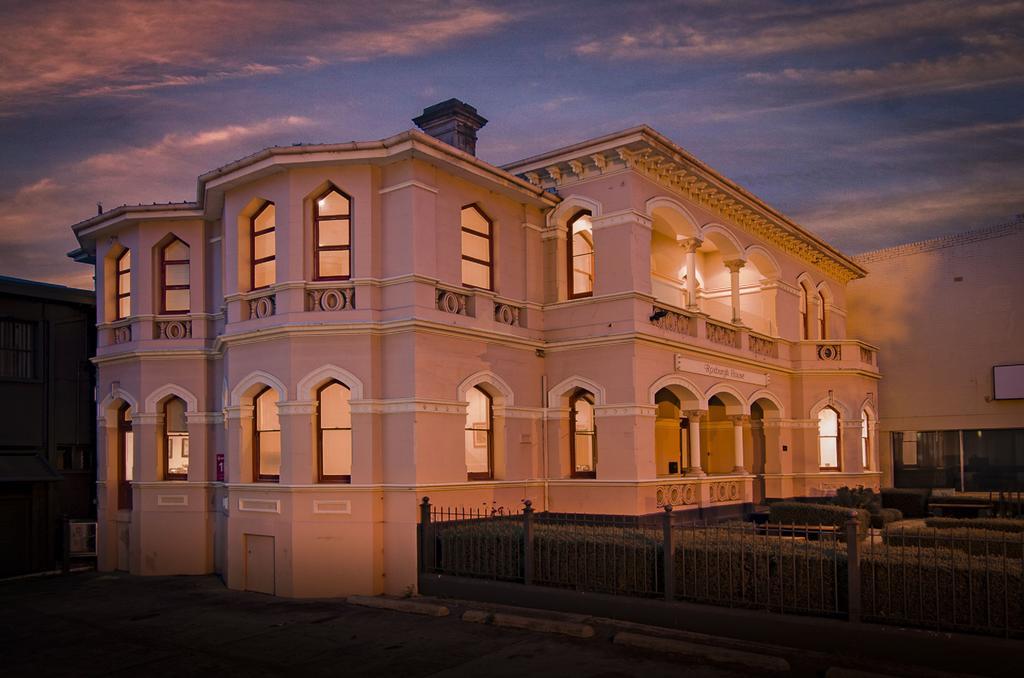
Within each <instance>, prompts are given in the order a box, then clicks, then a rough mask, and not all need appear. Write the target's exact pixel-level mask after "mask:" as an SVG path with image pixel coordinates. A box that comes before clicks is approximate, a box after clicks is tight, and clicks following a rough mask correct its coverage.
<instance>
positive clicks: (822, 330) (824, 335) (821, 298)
mask: <svg viewBox="0 0 1024 678" xmlns="http://www.w3.org/2000/svg"><path fill="white" fill-rule="evenodd" d="M815 301H816V302H817V304H818V313H820V314H821V317H820V318H818V319H817V320H818V339H819V340H821V339H828V314H827V313H826V312H825V295H824V294H823V293H821V292H820V291H819V292H818V296H817V298H816V299H815Z"/></svg>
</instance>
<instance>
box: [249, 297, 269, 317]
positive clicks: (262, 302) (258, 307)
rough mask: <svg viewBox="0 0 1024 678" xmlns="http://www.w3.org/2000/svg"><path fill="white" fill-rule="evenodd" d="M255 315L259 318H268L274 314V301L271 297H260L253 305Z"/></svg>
mask: <svg viewBox="0 0 1024 678" xmlns="http://www.w3.org/2000/svg"><path fill="white" fill-rule="evenodd" d="M253 315H254V316H256V317H257V318H267V317H269V316H272V315H274V302H273V301H271V300H270V297H260V298H259V299H257V300H256V304H255V305H254V306H253Z"/></svg>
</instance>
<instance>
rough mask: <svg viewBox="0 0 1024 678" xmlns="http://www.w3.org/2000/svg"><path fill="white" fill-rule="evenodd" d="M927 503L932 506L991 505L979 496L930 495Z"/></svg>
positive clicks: (989, 500) (983, 497) (989, 501)
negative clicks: (932, 504)
mask: <svg viewBox="0 0 1024 678" xmlns="http://www.w3.org/2000/svg"><path fill="white" fill-rule="evenodd" d="M928 503H930V504H931V503H934V504H991V503H992V500H991V499H990V498H989V497H988V496H986V495H980V494H944V495H934V494H933V495H931V497H930V498H929V502H928Z"/></svg>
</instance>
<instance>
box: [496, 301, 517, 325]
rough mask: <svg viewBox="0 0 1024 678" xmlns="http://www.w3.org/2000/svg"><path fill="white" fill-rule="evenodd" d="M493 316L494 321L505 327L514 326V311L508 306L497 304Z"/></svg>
mask: <svg viewBox="0 0 1024 678" xmlns="http://www.w3.org/2000/svg"><path fill="white" fill-rule="evenodd" d="M494 316H495V317H494V319H495V320H497V321H498V322H499V323H504V324H506V325H515V324H516V313H515V310H513V308H512V307H511V306H509V305H508V304H499V305H498V307H497V308H496V309H495V310H494Z"/></svg>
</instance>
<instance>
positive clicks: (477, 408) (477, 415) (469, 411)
mask: <svg viewBox="0 0 1024 678" xmlns="http://www.w3.org/2000/svg"><path fill="white" fill-rule="evenodd" d="M466 400H467V401H468V402H469V406H468V407H467V408H466V428H476V429H488V428H490V427H491V422H490V410H491V408H490V399H489V398H488V397H487V394H485V393H484V392H483V391H481V390H480V389H478V388H472V389H470V390H469V393H467V394H466Z"/></svg>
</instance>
